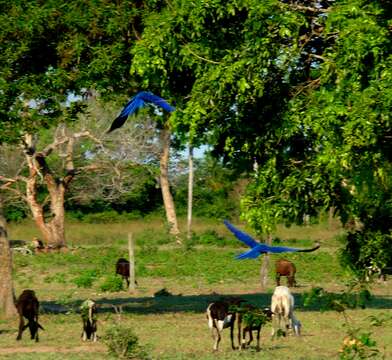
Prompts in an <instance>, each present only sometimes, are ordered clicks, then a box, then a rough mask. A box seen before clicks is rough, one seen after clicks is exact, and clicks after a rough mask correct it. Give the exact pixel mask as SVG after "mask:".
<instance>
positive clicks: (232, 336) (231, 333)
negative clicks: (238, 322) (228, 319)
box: [230, 315, 236, 350]
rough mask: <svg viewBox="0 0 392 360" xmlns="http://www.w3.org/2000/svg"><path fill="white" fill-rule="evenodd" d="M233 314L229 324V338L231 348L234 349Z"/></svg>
mask: <svg viewBox="0 0 392 360" xmlns="http://www.w3.org/2000/svg"><path fill="white" fill-rule="evenodd" d="M234 316H235V315H233V321H232V323H231V324H230V340H231V348H232V349H233V350H235V349H236V347H235V346H234V323H235V321H234V319H235V318H234Z"/></svg>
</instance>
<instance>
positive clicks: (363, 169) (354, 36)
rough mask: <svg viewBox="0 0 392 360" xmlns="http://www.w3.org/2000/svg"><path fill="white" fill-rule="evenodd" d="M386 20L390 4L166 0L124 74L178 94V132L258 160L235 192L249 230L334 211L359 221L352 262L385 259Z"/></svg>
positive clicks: (239, 160) (245, 160)
mask: <svg viewBox="0 0 392 360" xmlns="http://www.w3.org/2000/svg"><path fill="white" fill-rule="evenodd" d="M391 23H392V19H391V5H390V3H389V2H387V1H364V0H342V1H300V2H298V1H296V2H294V1H278V0H269V1H263V2H259V1H252V0H249V1H225V2H221V1H211V2H208V3H207V2H201V1H200V2H196V3H188V2H184V1H173V2H172V3H171V6H170V7H169V6H168V7H167V8H165V9H164V10H162V11H160V12H153V13H151V14H149V15H148V16H147V17H146V20H145V24H146V27H145V29H144V32H143V37H142V40H140V41H138V42H137V43H136V46H135V47H134V48H133V50H132V53H133V56H134V57H133V62H132V67H131V69H132V72H133V73H136V74H138V75H139V76H140V77H141V78H142V80H143V82H142V84H143V86H146V87H153V88H157V89H159V90H158V91H160V92H161V93H165V94H167V95H166V96H168V97H169V96H173V97H177V98H179V100H178V101H181V102H182V105H181V110H180V111H177V112H176V113H175V116H174V117H172V121H173V123H174V126H176V128H177V130H179V131H181V130H184V129H185V130H186V131H188V130H190V136H191V137H192V136H193V137H198V138H199V139H200V138H202V139H203V141H205V142H208V143H209V144H210V145H212V146H213V149H214V150H213V152H214V153H215V154H216V155H218V156H223V157H224V158H225V160H226V161H227V162H229V163H231V164H232V165H233V166H237V167H238V166H240V167H241V168H243V169H244V168H245V169H248V170H250V169H251V166H252V164H254V162H256V164H257V169H258V170H257V171H256V172H255V177H254V180H253V182H252V183H251V185H250V187H249V189H248V192H247V195H246V196H245V198H244V199H243V215H244V218H245V219H246V220H247V221H249V222H250V223H251V224H252V226H253V227H254V228H255V229H256V230H258V231H259V232H262V233H268V232H270V231H271V230H272V229H273V227H274V225H275V224H276V223H278V222H282V221H283V222H286V223H292V222H299V221H302V218H303V216H304V215H306V214H307V215H315V214H317V213H319V212H320V211H322V210H325V209H328V208H329V207H334V208H335V210H336V212H337V214H338V215H339V216H340V218H341V219H342V221H343V222H344V223H346V222H347V221H349V220H350V219H356V220H358V221H360V223H361V225H362V229H358V230H359V231H358V232H357V233H356V234H352V235H350V236H349V239H348V240H349V241H348V247H347V250H348V252H347V253H348V254H349V257H352V256H353V257H352V258H351V260H352V261H353V262H355V263H357V264H359V267H360V266H363V265H367V264H369V262H370V261H375V262H376V263H378V265H380V266H383V265H385V264H386V262H390V261H391V260H392V256H391V254H390V253H389V255H388V256H385V254H386V252H387V251H386V244H388V242H389V241H390V224H391V219H392V206H391V154H392V152H391V145H390V144H391V142H390V137H391V126H390V112H391V88H392V87H391V60H392V57H391V41H390V38H391V36H390V35H391ZM157 24H159V28H160V32H159V34H157V33H156V32H155V31H154V28H155V27H156V26H157ZM372 234H377V239H378V240H377V241H378V242H377V241H376V240H374V241H372V240H371V239H372V236H373V235H372ZM355 239H356V240H355ZM359 239H362V240H361V241H360V240H359ZM366 239H367V240H366ZM359 242H361V244H359ZM359 245H360V246H359ZM354 248H358V249H360V250H356V252H355V254H354V252H353V251H352V250H353V249H354ZM381 253H382V254H384V255H380V254H381ZM388 257H389V258H388ZM386 258H388V260H387V259H386ZM371 259H372V260H371Z"/></svg>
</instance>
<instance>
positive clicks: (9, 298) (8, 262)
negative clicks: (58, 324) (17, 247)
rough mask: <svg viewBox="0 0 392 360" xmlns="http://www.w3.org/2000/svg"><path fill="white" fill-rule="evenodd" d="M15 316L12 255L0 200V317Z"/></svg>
mask: <svg viewBox="0 0 392 360" xmlns="http://www.w3.org/2000/svg"><path fill="white" fill-rule="evenodd" d="M16 314H17V311H16V307H15V292H14V287H13V283H12V255H11V249H10V245H9V242H8V238H7V229H6V221H5V219H4V216H3V212H2V204H1V200H0V315H1V316H4V317H12V316H15V315H16Z"/></svg>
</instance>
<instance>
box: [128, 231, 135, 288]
mask: <svg viewBox="0 0 392 360" xmlns="http://www.w3.org/2000/svg"><path fill="white" fill-rule="evenodd" d="M128 255H129V286H128V291H130V292H132V291H134V290H135V289H136V278H135V240H134V239H133V236H132V233H128Z"/></svg>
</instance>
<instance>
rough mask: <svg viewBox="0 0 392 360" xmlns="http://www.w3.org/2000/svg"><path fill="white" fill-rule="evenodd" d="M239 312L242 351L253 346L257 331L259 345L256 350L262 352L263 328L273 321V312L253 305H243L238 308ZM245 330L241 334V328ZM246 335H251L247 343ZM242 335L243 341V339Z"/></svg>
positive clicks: (239, 338) (239, 334)
mask: <svg viewBox="0 0 392 360" xmlns="http://www.w3.org/2000/svg"><path fill="white" fill-rule="evenodd" d="M237 311H238V315H237V316H238V342H239V344H240V349H243V348H245V347H247V346H249V345H250V344H251V342H252V341H253V331H256V339H257V345H256V349H257V350H260V331H261V327H262V326H263V325H264V324H265V323H266V322H267V321H271V319H272V311H271V309H270V308H265V309H263V310H261V309H258V308H256V307H255V306H253V305H251V304H245V305H241V307H240V308H237ZM242 324H244V328H243V329H242V333H241V326H242ZM246 334H249V340H248V341H246ZM241 335H242V339H241Z"/></svg>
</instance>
